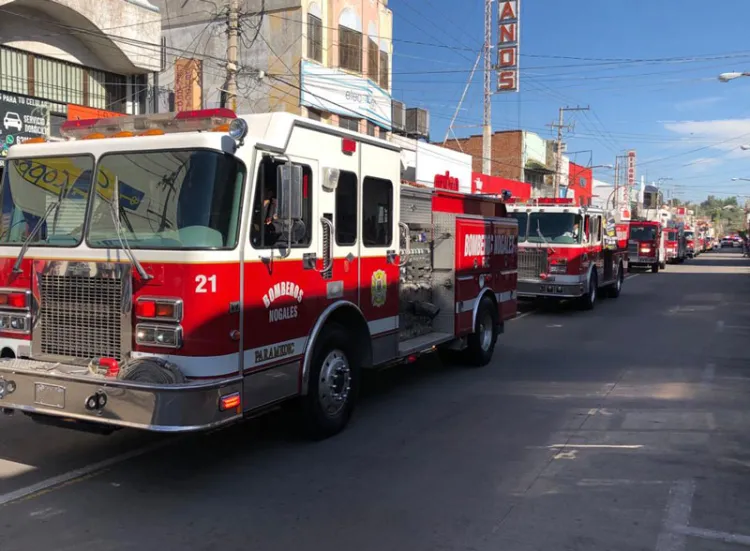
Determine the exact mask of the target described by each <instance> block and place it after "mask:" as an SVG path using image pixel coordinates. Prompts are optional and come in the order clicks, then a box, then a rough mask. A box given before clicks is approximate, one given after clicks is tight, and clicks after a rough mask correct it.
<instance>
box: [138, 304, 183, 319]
mask: <svg viewBox="0 0 750 551" xmlns="http://www.w3.org/2000/svg"><path fill="white" fill-rule="evenodd" d="M135 315H136V316H137V317H138V318H140V319H155V320H160V321H174V322H180V321H182V301H181V300H180V299H177V298H140V299H138V301H137V302H136V303H135Z"/></svg>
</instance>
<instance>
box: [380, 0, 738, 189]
mask: <svg viewBox="0 0 750 551" xmlns="http://www.w3.org/2000/svg"><path fill="white" fill-rule="evenodd" d="M483 4H484V2H483V0H390V2H389V7H390V8H391V9H392V10H393V21H394V23H393V26H394V57H393V72H394V77H393V95H394V98H395V99H399V100H404V101H406V103H407V104H408V105H409V106H420V107H426V108H428V109H429V110H430V116H431V139H432V140H442V138H443V137H444V135H445V132H446V129H447V127H448V123H449V121H450V118H451V116H452V114H453V112H454V110H455V108H456V106H457V103H458V99H459V98H460V96H461V92H462V90H463V88H464V86H465V85H466V82H467V80H468V76H469V73H470V70H471V67H472V65H473V62H474V60H475V59H476V54H477V52H478V51H479V49H480V47H481V44H482V33H483V17H484V16H483V13H484V12H483V9H484V8H483ZM521 17H522V21H521V25H522V27H521V92H520V93H517V94H503V95H496V96H495V97H494V99H493V117H492V118H493V128H494V129H496V130H500V129H509V128H522V129H524V130H531V131H534V132H537V133H538V134H540V135H541V136H543V137H545V138H551V137H552V131H551V130H550V129H549V128H547V127H546V126H545V125H546V124H548V123H550V122H552V121H553V120H556V118H557V110H558V108H559V107H561V106H563V105H584V106H585V105H589V106H590V107H591V111H590V112H588V113H585V114H576V113H569V114H568V115H567V116H568V120H569V121H571V122H572V121H575V122H576V128H575V131H574V132H572V133H569V134H568V136H567V138H566V140H567V144H568V151H569V152H571V153H572V152H576V151H583V153H579V154H571V159H572V160H574V161H576V162H578V163H580V164H589V163H590V162H591V163H592V164H594V165H601V164H612V163H614V157H615V155H616V154H624V152H625V151H626V150H627V149H631V148H632V149H635V150H636V151H637V154H638V177H639V178H640V176H641V175H644V176H645V177H646V179H647V181H651V180H656V179H658V178H672V180H671V181H666V182H664V187H665V188H668V187H672V188H673V189H674V192H675V193H676V196H677V197H681V198H683V199H692V200H696V199H698V200H701V199H703V198H705V196H706V195H708V194H710V193H713V194H715V195H718V196H722V197H724V196H727V195H732V194H735V193H736V194H740V195H741V194H744V195H748V196H749V197H750V182H732V181H731V178H732V177H747V178H750V151H747V152H743V151H741V150H740V149H739V145H741V144H750V78H740V79H737V80H734V81H731V82H729V83H720V82H719V81H718V80H717V78H716V77H717V75H718V74H719V73H721V72H726V71H750V33H749V32H748V21H750V1H748V0H716V1H714V2H705V1H698V0H679V1H678V0H656V1H653V0H651V1H649V0H630V1H625V0H575V1H567V2H562V1H553V0H525V2H523V6H522V11H521ZM494 27H495V25H493V28H494ZM409 41H412V42H425V43H429V44H431V45H420V44H413V43H410V42H409ZM570 58H573V59H570ZM576 58H579V59H576ZM580 58H583V59H580ZM664 58H672V59H664ZM673 58H679V59H673ZM624 60H628V61H624ZM480 68H481V64H480ZM481 121H482V74H481V72H477V74H476V75H475V77H474V80H473V82H472V85H471V88H470V90H469V93H468V95H467V98H466V100H465V102H464V105H463V109H462V111H460V112H459V115H458V120H457V122H456V126H457V127H458V128H456V133H457V134H458V135H459V136H462V135H468V134H478V133H481V128H480V127H479V125H481ZM469 127H471V128H469ZM587 150H591V153H589V152H588V151H587ZM595 177H596V178H598V179H601V180H605V181H611V180H612V172H611V171H608V170H606V169H597V170H596V171H595Z"/></svg>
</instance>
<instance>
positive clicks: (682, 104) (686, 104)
mask: <svg viewBox="0 0 750 551" xmlns="http://www.w3.org/2000/svg"><path fill="white" fill-rule="evenodd" d="M723 99H724V98H723V97H721V96H709V97H705V98H696V99H689V100H685V101H678V102H677V103H675V104H674V108H675V109H676V110H677V111H689V110H690V109H700V108H701V107H707V106H709V105H713V104H715V103H719V102H720V101H722V100H723Z"/></svg>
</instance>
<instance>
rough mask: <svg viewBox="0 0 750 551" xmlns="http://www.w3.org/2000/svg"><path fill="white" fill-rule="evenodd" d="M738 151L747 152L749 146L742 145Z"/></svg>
mask: <svg viewBox="0 0 750 551" xmlns="http://www.w3.org/2000/svg"><path fill="white" fill-rule="evenodd" d="M740 149H741V150H742V151H747V150H749V149H750V145H748V144H742V145H741V146H740Z"/></svg>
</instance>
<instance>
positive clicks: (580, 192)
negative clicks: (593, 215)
mask: <svg viewBox="0 0 750 551" xmlns="http://www.w3.org/2000/svg"><path fill="white" fill-rule="evenodd" d="M593 181H594V174H593V171H592V169H591V168H588V167H585V166H583V165H577V164H576V163H570V175H569V189H571V190H573V192H574V196H575V200H576V203H577V204H579V205H582V206H585V207H587V206H590V205H591V196H592V194H593Z"/></svg>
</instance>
